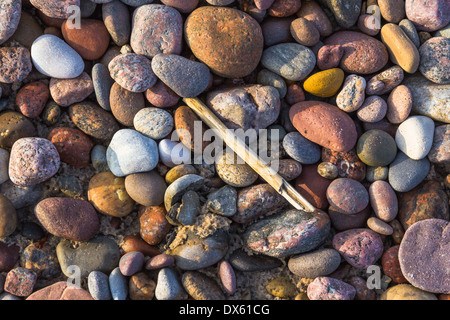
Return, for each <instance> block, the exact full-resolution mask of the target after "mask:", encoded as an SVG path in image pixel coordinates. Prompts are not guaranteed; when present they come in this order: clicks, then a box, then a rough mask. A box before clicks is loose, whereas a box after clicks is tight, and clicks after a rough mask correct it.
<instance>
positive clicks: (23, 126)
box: [0, 110, 36, 148]
mask: <svg viewBox="0 0 450 320" xmlns="http://www.w3.org/2000/svg"><path fill="white" fill-rule="evenodd" d="M34 135H36V129H35V127H34V125H33V123H32V122H31V121H30V120H28V119H27V118H26V117H25V116H23V115H22V114H20V113H18V112H15V111H9V110H8V111H5V112H2V113H1V114H0V147H1V148H11V147H12V146H13V144H14V143H15V142H16V141H17V140H19V139H21V138H25V137H32V136H34Z"/></svg>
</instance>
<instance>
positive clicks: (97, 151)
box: [91, 144, 109, 172]
mask: <svg viewBox="0 0 450 320" xmlns="http://www.w3.org/2000/svg"><path fill="white" fill-rule="evenodd" d="M91 161H92V166H93V167H94V169H95V170H97V171H100V172H102V171H109V167H108V161H107V160H106V147H105V146H102V145H101V144H97V145H96V146H94V148H92V151H91Z"/></svg>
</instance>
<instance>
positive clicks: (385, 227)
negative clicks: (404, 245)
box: [367, 217, 394, 236]
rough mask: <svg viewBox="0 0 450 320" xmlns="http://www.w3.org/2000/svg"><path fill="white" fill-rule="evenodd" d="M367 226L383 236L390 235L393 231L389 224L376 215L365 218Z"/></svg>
mask: <svg viewBox="0 0 450 320" xmlns="http://www.w3.org/2000/svg"><path fill="white" fill-rule="evenodd" d="M367 226H368V227H369V228H370V229H371V230H373V231H375V232H376V233H379V234H381V235H385V236H390V235H391V234H392V233H393V232H394V230H392V227H391V226H390V225H389V224H387V223H386V222H384V221H382V220H380V219H378V218H376V217H371V218H369V219H368V220H367Z"/></svg>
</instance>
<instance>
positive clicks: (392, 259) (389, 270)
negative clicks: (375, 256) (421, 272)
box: [381, 245, 408, 283]
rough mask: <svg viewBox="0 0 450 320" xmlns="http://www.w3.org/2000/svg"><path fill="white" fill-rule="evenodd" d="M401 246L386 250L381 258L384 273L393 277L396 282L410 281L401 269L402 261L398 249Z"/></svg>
mask: <svg viewBox="0 0 450 320" xmlns="http://www.w3.org/2000/svg"><path fill="white" fill-rule="evenodd" d="M399 248H400V246H399V245H397V246H393V247H391V248H389V249H388V250H386V252H385V253H384V254H383V257H382V258H381V265H382V266H383V271H384V273H385V274H386V275H387V276H388V277H389V278H391V279H392V280H393V281H394V282H395V283H408V280H406V278H405V277H404V276H403V273H402V270H401V269H400V262H399V259H398V250H399Z"/></svg>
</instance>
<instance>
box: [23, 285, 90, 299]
mask: <svg viewBox="0 0 450 320" xmlns="http://www.w3.org/2000/svg"><path fill="white" fill-rule="evenodd" d="M26 300H53V301H55V300H93V299H92V296H91V295H90V294H89V292H87V291H86V290H84V289H80V288H77V287H76V286H71V285H68V283H67V281H59V282H56V283H54V284H52V285H50V286H48V287H45V288H43V289H40V290H37V291H35V292H33V293H32V294H31V295H30V296H28V298H27V299H26Z"/></svg>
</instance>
